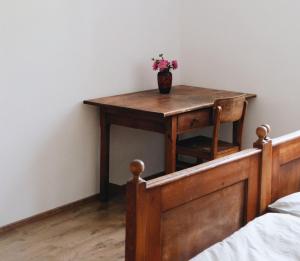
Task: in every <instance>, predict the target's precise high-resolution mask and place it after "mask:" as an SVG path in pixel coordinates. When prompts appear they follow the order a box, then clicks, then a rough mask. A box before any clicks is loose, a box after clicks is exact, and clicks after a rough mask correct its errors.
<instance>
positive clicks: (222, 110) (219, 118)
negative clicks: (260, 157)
mask: <svg viewBox="0 0 300 261" xmlns="http://www.w3.org/2000/svg"><path fill="white" fill-rule="evenodd" d="M246 108H247V101H246V99H245V96H244V95H240V96H235V97H232V98H225V99H218V100H216V101H215V103H214V132H213V144H212V158H213V159H214V158H216V156H217V153H218V140H219V130H220V125H221V123H226V122H232V123H233V134H232V143H233V144H234V145H236V146H239V148H240V149H241V145H242V133H243V126H244V117H245V113H246Z"/></svg>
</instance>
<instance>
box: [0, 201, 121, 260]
mask: <svg viewBox="0 0 300 261" xmlns="http://www.w3.org/2000/svg"><path fill="white" fill-rule="evenodd" d="M124 212H125V207H124V201H123V199H120V198H114V199H113V200H111V201H110V202H109V203H99V202H98V201H97V200H94V201H93V202H89V203H87V204H85V205H81V206H80V207H78V208H76V209H72V210H71V209H70V210H68V211H64V212H61V213H59V214H56V215H55V216H52V217H50V218H47V219H43V220H41V221H38V222H35V223H31V224H27V225H25V226H22V227H20V228H17V229H15V230H12V231H9V232H6V233H3V234H1V235H0V260H3V261H83V260H85V261H99V260H103V261H111V260H116V261H117V260H124V258H125V248H124V241H125V213H124Z"/></svg>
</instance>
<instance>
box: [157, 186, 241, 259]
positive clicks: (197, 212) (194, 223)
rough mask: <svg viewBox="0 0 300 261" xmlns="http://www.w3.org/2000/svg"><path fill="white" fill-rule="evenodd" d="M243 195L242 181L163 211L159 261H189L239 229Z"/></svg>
mask: <svg viewBox="0 0 300 261" xmlns="http://www.w3.org/2000/svg"><path fill="white" fill-rule="evenodd" d="M245 193H246V186H245V182H240V183H237V184H235V185H233V186H230V187H227V188H224V189H221V190H219V191H217V192H215V193H212V194H208V195H206V196H204V197H202V198H199V199H197V200H194V201H190V202H189V203H188V204H184V205H181V206H179V207H176V208H174V209H172V210H169V211H167V212H165V213H164V214H163V216H162V230H163V232H162V235H163V237H162V249H163V257H162V260H172V261H181V260H188V259H190V258H192V257H194V256H195V255H196V254H198V253H199V252H200V251H201V250H204V249H205V248H207V247H208V246H210V245H212V244H214V243H216V242H218V241H220V240H222V239H224V238H225V237H226V236H228V235H230V234H231V233H232V232H234V231H236V230H237V229H239V228H240V227H241V226H242V224H243V222H244V218H245V217H244V214H245V213H244V208H245V205H244V204H245Z"/></svg>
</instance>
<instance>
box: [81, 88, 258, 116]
mask: <svg viewBox="0 0 300 261" xmlns="http://www.w3.org/2000/svg"><path fill="white" fill-rule="evenodd" d="M242 94H244V95H245V96H246V98H254V97H256V95H255V94H248V93H240V92H232V91H225V90H215V89H208V88H202V87H193V86H185V85H178V86H173V87H172V89H171V92H170V93H169V94H160V93H159V91H158V89H152V90H146V91H140V92H134V93H127V94H121V95H115V96H110V97H103V98H98V99H92V100H85V101H84V104H90V105H95V106H101V105H106V106H110V107H117V108H122V109H132V110H137V111H143V112H151V113H155V114H159V115H161V116H163V117H167V116H171V115H175V114H180V113H184V112H188V111H193V110H198V109H202V108H209V107H212V106H213V104H214V101H215V100H216V99H219V98H230V97H234V96H238V95H242Z"/></svg>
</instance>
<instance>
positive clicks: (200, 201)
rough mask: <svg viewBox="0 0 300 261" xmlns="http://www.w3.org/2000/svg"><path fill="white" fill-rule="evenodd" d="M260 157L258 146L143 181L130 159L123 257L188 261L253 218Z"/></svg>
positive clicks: (140, 165) (138, 166)
mask: <svg viewBox="0 0 300 261" xmlns="http://www.w3.org/2000/svg"><path fill="white" fill-rule="evenodd" d="M260 159H261V150H260V149H249V150H245V151H242V152H239V153H236V154H233V155H231V156H227V157H224V158H221V159H217V160H214V161H211V162H207V163H204V164H201V165H198V166H195V167H192V168H189V169H186V170H183V171H179V172H175V173H172V174H169V175H166V176H163V177H160V178H157V179H154V180H151V181H147V182H146V181H144V180H143V179H141V178H140V174H141V173H142V171H143V169H144V166H143V163H142V162H141V161H139V160H136V161H134V162H133V163H132V164H131V171H132V173H133V175H134V177H133V179H132V180H131V181H129V182H128V186H127V217H126V260H127V261H129V260H130V261H131V260H139V261H141V260H143V261H144V260H149V261H150V260H151V261H153V260H155V261H160V260H172V261H176V260H188V259H190V258H192V257H193V256H195V255H196V254H198V253H199V252H200V251H201V250H204V249H205V248H207V247H209V246H210V245H212V244H214V243H216V242H218V241H220V240H222V239H224V238H225V237H227V236H228V235H230V234H231V233H233V232H234V231H236V230H237V229H239V228H240V227H241V226H243V225H244V224H245V223H246V222H248V221H250V220H252V219H253V218H255V217H256V216H257V214H258V211H259V202H258V198H259V196H258V195H259V187H260V184H259V176H260Z"/></svg>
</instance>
